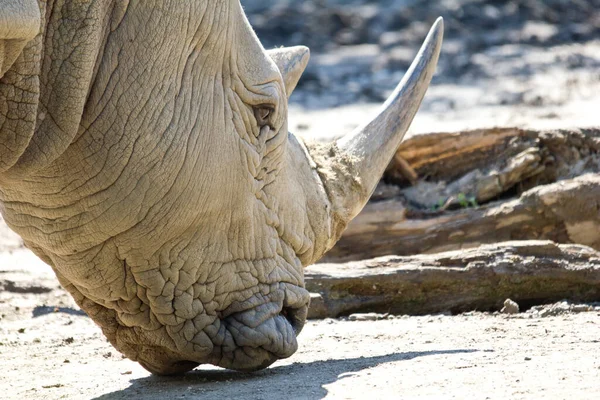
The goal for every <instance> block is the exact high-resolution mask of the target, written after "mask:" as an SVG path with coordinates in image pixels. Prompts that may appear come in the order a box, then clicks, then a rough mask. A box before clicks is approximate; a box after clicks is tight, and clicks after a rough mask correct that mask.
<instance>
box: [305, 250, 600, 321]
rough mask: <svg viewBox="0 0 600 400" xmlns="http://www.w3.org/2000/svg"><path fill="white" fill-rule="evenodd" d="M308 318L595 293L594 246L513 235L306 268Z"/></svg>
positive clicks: (599, 274) (599, 269) (489, 305)
mask: <svg viewBox="0 0 600 400" xmlns="http://www.w3.org/2000/svg"><path fill="white" fill-rule="evenodd" d="M305 277H306V287H307V289H308V290H309V291H310V292H311V293H313V294H314V295H313V299H312V302H311V307H310V311H309V317H310V318H325V317H337V316H341V315H348V314H351V313H358V312H381V313H392V314H411V315H422V314H432V313H441V312H452V313H457V312H462V311H468V310H500V308H501V307H502V303H503V301H504V300H505V299H507V298H511V299H513V300H515V301H517V302H518V303H519V304H520V305H521V306H525V307H529V306H532V305H536V304H545V303H550V302H555V301H559V300H562V299H568V300H573V301H581V302H592V301H599V300H600V252H598V251H596V250H594V249H591V248H589V247H586V246H580V245H569V244H567V245H563V244H556V243H554V242H550V241H521V242H518V241H515V242H504V243H498V244H494V245H484V246H480V247H479V248H475V249H469V250H461V251H453V252H446V253H440V254H432V255H417V256H410V257H398V256H388V257H382V258H376V259H372V260H365V261H356V262H349V263H344V264H317V265H313V266H311V267H308V268H307V270H306V274H305Z"/></svg>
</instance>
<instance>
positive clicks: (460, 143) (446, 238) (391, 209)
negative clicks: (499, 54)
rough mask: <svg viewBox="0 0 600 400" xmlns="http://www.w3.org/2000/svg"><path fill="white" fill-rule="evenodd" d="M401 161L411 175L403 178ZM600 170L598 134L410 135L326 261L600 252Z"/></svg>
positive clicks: (587, 131)
mask: <svg viewBox="0 0 600 400" xmlns="http://www.w3.org/2000/svg"><path fill="white" fill-rule="evenodd" d="M398 160H402V161H400V164H398V165H396V163H398ZM405 163H406V164H408V165H409V166H410V167H411V168H412V170H414V175H413V176H411V177H409V178H408V179H405V178H404V175H406V173H405V172H404V171H406V165H404V164H405ZM598 171H600V129H582V130H563V131H531V130H522V129H516V128H515V129H512V128H511V129H488V130H477V131H471V132H464V133H460V134H454V133H442V134H430V135H423V136H416V137H413V138H411V139H409V140H407V141H406V142H404V143H403V144H402V146H401V147H400V149H399V150H398V153H397V157H396V158H395V160H394V161H392V164H391V165H390V167H389V168H388V171H387V172H386V176H385V177H384V181H385V182H382V183H381V184H380V186H379V187H378V190H377V191H376V192H375V194H374V196H373V198H372V200H371V201H370V202H369V203H368V204H367V206H366V207H365V209H364V210H363V212H362V213H361V214H359V215H358V217H357V218H356V219H355V220H354V221H352V222H351V223H350V224H349V226H348V229H347V230H346V232H345V233H344V235H343V236H342V238H341V239H340V241H339V242H338V244H337V245H336V246H335V247H334V248H333V249H332V250H331V251H330V252H329V253H328V254H327V255H326V257H325V259H324V261H325V262H342V261H350V260H360V259H365V258H373V257H377V256H383V255H389V254H395V255H411V254H419V253H435V252H440V251H448V250H455V249H463V248H472V247H476V246H478V245H480V244H484V243H495V242H499V241H506V240H530V239H536V240H552V241H555V242H558V243H580V244H584V245H587V246H591V247H593V248H595V249H600V211H599V210H600V177H599V176H598V175H595V173H597V172H598ZM414 176H418V177H420V178H419V180H418V182H417V183H414Z"/></svg>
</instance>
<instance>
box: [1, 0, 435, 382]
mask: <svg viewBox="0 0 600 400" xmlns="http://www.w3.org/2000/svg"><path fill="white" fill-rule="evenodd" d="M442 31H443V28H442V21H441V19H440V20H438V21H437V22H436V23H435V25H434V26H433V28H432V29H431V31H430V33H429V35H428V37H427V38H426V40H425V43H424V44H423V47H422V48H421V50H420V52H419V53H418V55H417V57H416V59H415V61H414V62H413V64H412V66H411V68H410V70H409V71H408V72H407V74H406V76H405V77H404V79H403V80H402V82H400V84H399V85H398V87H397V88H396V90H395V91H394V92H393V93H392V95H391V96H390V98H389V99H388V100H387V102H386V103H385V104H384V106H383V107H382V108H381V111H380V112H379V113H378V114H377V115H376V116H374V118H373V119H372V120H370V121H368V122H366V123H365V124H364V125H363V126H361V127H359V128H358V129H356V130H355V131H353V132H351V133H349V134H348V135H347V136H344V137H342V138H340V139H339V140H336V141H334V142H332V143H329V144H307V143H304V141H303V140H302V139H301V138H300V137H298V136H295V135H294V134H291V133H289V132H288V124H287V111H288V97H289V96H290V94H291V93H292V91H293V90H294V88H295V86H296V84H297V82H298V80H299V79H300V75H301V74H302V72H303V70H304V68H305V67H306V65H307V62H308V59H309V50H308V49H307V48H305V47H302V46H299V47H291V48H278V49H274V50H269V51H267V50H265V49H264V48H263V46H262V45H261V43H260V41H259V40H258V38H257V36H256V35H255V33H254V31H253V30H252V28H251V26H250V24H249V22H248V20H247V18H246V16H245V14H244V12H243V9H242V6H241V4H240V2H239V0H194V1H190V0H162V1H140V0H86V1H83V0H78V1H75V0H0V46H1V47H0V50H2V51H0V57H1V58H0V76H1V79H0V145H1V146H0V203H1V205H2V207H1V210H2V215H3V217H4V219H5V220H6V222H7V224H8V225H9V226H10V227H11V228H12V229H13V230H14V231H16V232H17V233H18V234H19V235H21V237H22V238H23V241H24V243H25V244H26V246H27V247H28V248H30V249H31V250H32V251H33V252H34V253H35V254H36V255H37V256H39V257H40V258H41V259H43V260H44V261H45V262H47V263H48V264H49V265H50V266H52V268H53V270H54V271H55V273H56V276H57V277H58V279H59V281H60V283H61V284H62V286H64V288H65V289H66V290H67V291H68V292H69V293H70V294H71V295H72V296H73V298H74V299H75V301H76V302H77V304H78V305H79V306H80V307H81V308H82V309H83V310H84V311H85V312H86V313H87V314H88V315H89V316H90V317H91V318H92V319H93V320H94V321H95V323H96V324H97V325H99V326H100V328H101V329H102V331H103V333H104V335H105V336H106V337H107V338H108V340H109V341H110V342H111V343H112V345H113V346H114V347H115V348H116V349H118V350H119V351H120V352H122V353H123V354H124V355H125V356H126V357H128V358H130V359H132V360H135V361H138V362H139V363H140V364H141V365H142V366H143V367H145V368H146V369H148V370H149V371H150V372H152V373H155V374H175V373H183V372H185V371H188V370H191V369H193V368H195V367H196V366H198V365H199V364H213V365H217V366H221V367H225V368H230V369H235V370H240V371H251V370H257V369H261V368H266V367H267V366H269V365H271V364H272V363H273V362H274V361H276V360H278V359H281V358H285V357H289V356H291V355H292V354H293V353H294V352H295V351H296V349H297V347H298V344H297V339H296V336H297V335H298V334H299V333H300V331H301V330H302V326H303V324H304V322H305V319H306V316H307V309H308V304H309V299H310V296H309V293H308V292H307V291H306V290H305V289H304V282H303V267H304V266H306V265H309V264H311V263H314V262H316V261H317V260H318V259H319V258H320V257H321V256H322V255H323V254H324V253H325V252H326V251H327V250H329V249H330V248H331V247H332V246H333V245H334V244H335V242H336V241H337V240H338V239H339V237H340V235H341V234H342V232H343V230H344V228H345V227H346V225H347V224H348V222H349V221H350V220H351V219H352V218H353V217H355V216H356V215H357V214H358V212H359V211H360V210H361V208H362V207H363V206H364V205H365V204H366V202H367V201H368V199H369V197H370V195H371V194H372V192H373V191H374V189H375V186H376V185H377V183H378V181H379V179H380V177H381V175H382V174H383V171H384V170H385V168H386V166H387V164H388V163H389V161H390V159H391V158H392V157H393V155H394V153H395V151H396V149H397V147H398V146H399V144H400V142H401V140H402V138H403V135H404V134H405V132H406V130H407V129H408V127H409V125H410V123H411V121H412V119H413V116H414V115H415V113H416V112H417V109H418V107H419V105H420V103H421V100H422V98H423V96H424V94H425V92H426V90H427V87H428V85H429V83H430V80H431V77H432V75H433V73H434V70H435V65H436V63H437V59H438V56H439V51H440V46H441V42H442V36H443V34H442Z"/></svg>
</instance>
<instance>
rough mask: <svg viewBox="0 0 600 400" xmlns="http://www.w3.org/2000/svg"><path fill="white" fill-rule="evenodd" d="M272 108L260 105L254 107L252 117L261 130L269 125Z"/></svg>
mask: <svg viewBox="0 0 600 400" xmlns="http://www.w3.org/2000/svg"><path fill="white" fill-rule="evenodd" d="M273 111H274V110H273V107H271V106H268V105H260V106H256V107H254V117H255V118H256V122H257V123H258V126H260V127H261V128H262V127H263V126H266V125H271V116H272V115H273Z"/></svg>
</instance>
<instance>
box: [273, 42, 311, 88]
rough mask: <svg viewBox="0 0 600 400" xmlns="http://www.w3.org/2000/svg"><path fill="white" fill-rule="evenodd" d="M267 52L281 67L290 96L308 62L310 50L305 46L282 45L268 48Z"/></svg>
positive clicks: (278, 66)
mask: <svg viewBox="0 0 600 400" xmlns="http://www.w3.org/2000/svg"><path fill="white" fill-rule="evenodd" d="M267 54H268V55H269V57H271V59H272V60H273V61H274V62H275V64H276V65H277V68H279V71H280V72H281V76H282V77H283V83H284V84H285V93H286V94H287V97H288V98H289V97H290V96H291V94H292V92H293V91H294V89H295V88H296V85H297V84H298V81H299V80H300V77H301V76H302V73H303V72H304V69H305V68H306V65H307V64H308V60H309V59H310V50H309V49H308V47H305V46H294V47H282V48H279V49H273V50H268V51H267Z"/></svg>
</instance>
